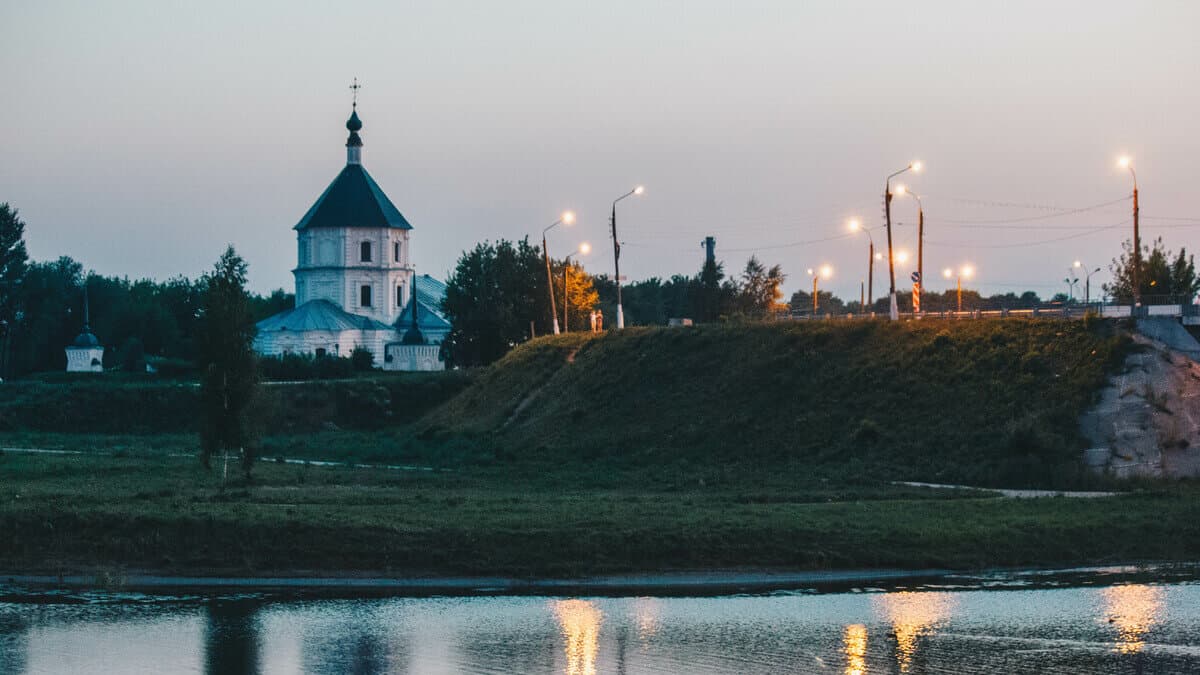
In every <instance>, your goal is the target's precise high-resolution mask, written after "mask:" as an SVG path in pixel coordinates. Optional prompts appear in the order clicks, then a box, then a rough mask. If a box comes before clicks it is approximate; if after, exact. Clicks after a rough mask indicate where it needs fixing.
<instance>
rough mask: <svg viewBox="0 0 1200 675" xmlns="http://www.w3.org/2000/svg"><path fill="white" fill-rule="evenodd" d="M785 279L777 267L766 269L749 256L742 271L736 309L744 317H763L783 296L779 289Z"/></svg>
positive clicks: (754, 257)
mask: <svg viewBox="0 0 1200 675" xmlns="http://www.w3.org/2000/svg"><path fill="white" fill-rule="evenodd" d="M786 278H787V277H786V276H785V275H784V273H783V270H782V268H780V266H779V265H775V266H773V267H771V269H767V268H766V267H765V266H764V265H763V264H762V263H761V262H759V261H758V257H757V256H750V260H748V261H746V269H745V270H743V271H742V283H741V287H740V292H739V293H738V309H739V310H740V311H741V312H742V313H743V314H745V315H746V316H751V317H755V318H762V317H765V316H766V315H767V314H768V313H769V312H770V311H771V310H772V309H774V308H775V306H776V305H777V304H778V303H779V299H780V298H781V297H782V296H783V294H782V292H781V291H780V290H779V287H780V286H782V285H783V282H784V280H785V279H786Z"/></svg>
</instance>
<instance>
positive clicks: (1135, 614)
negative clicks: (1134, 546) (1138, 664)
mask: <svg viewBox="0 0 1200 675" xmlns="http://www.w3.org/2000/svg"><path fill="white" fill-rule="evenodd" d="M1101 594H1102V595H1103V597H1104V609H1105V612H1104V613H1105V617H1106V618H1107V619H1108V623H1110V624H1112V625H1113V626H1114V627H1116V629H1117V639H1118V640H1119V642H1118V644H1117V651H1118V652H1120V653H1122V654H1136V653H1138V652H1140V651H1142V647H1143V646H1144V645H1145V644H1146V643H1145V640H1144V639H1143V638H1144V637H1145V635H1146V633H1147V632H1149V630H1150V628H1151V627H1153V626H1154V624H1155V623H1157V622H1158V614H1159V612H1161V611H1162V589H1161V588H1157V587H1154V586H1146V585H1143V584H1133V585H1128V586H1110V587H1108V588H1105V589H1104V590H1102V591H1101Z"/></svg>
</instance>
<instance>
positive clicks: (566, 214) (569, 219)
mask: <svg viewBox="0 0 1200 675" xmlns="http://www.w3.org/2000/svg"><path fill="white" fill-rule="evenodd" d="M562 221H563V225H573V224H574V223H575V212H574V211H563V214H562Z"/></svg>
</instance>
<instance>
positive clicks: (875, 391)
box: [416, 319, 1130, 487]
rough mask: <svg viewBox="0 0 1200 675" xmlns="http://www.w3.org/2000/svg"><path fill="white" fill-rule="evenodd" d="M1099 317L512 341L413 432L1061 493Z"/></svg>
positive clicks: (544, 457)
mask: <svg viewBox="0 0 1200 675" xmlns="http://www.w3.org/2000/svg"><path fill="white" fill-rule="evenodd" d="M1129 344H1130V342H1129V339H1128V338H1127V337H1125V336H1123V335H1122V334H1120V333H1119V332H1118V331H1117V330H1116V329H1115V328H1114V327H1113V326H1112V325H1111V324H1109V323H1106V322H1086V323H1085V322H1078V321H1056V320H1015V319H1009V320H994V321H993V320H981V321H938V320H923V321H916V322H904V323H887V322H857V323H851V322H816V323H807V322H806V323H784V324H778V323H777V324H733V325H723V326H704V327H698V328H689V329H633V330H626V331H624V332H623V333H621V334H609V335H606V336H603V337H597V338H593V337H591V336H561V337H551V338H543V339H540V340H535V341H533V342H530V343H528V344H526V345H523V346H521V347H519V348H517V349H515V350H514V351H513V352H512V353H510V354H509V355H508V356H507V357H506V358H504V359H503V360H501V361H500V362H498V363H496V364H495V365H493V366H492V367H491V368H490V369H488V370H487V371H485V372H484V373H482V374H481V375H480V376H479V377H478V378H476V381H475V382H474V384H473V385H472V386H470V387H468V388H466V389H465V390H464V391H462V392H461V393H459V394H458V395H457V396H456V397H454V398H452V399H451V400H450V401H449V402H447V403H445V404H443V405H442V406H440V407H438V408H436V409H434V410H433V411H432V412H430V413H429V414H428V415H426V416H425V417H424V418H423V419H422V420H421V421H420V422H418V424H417V428H416V433H417V437H418V438H421V439H423V440H424V441H427V442H428V441H435V442H438V443H441V444H444V445H457V446H459V447H469V448H471V449H473V450H474V451H475V452H476V453H479V454H481V455H484V456H487V455H488V454H489V453H490V455H492V456H494V457H495V458H497V459H499V460H502V461H533V462H543V463H547V464H551V465H552V464H557V463H562V462H573V461H575V460H582V461H585V462H591V463H594V464H597V465H600V466H604V465H614V466H621V467H624V468H635V467H647V468H654V469H655V470H661V469H662V468H663V467H670V466H677V467H691V468H693V469H695V468H707V469H709V470H711V472H712V474H711V480H718V481H719V480H721V473H722V471H723V470H726V469H727V470H734V469H736V470H737V471H738V472H746V471H750V472H753V471H756V470H760V471H764V472H770V473H777V472H779V471H785V472H788V473H791V474H794V475H795V476H796V477H797V479H798V480H805V481H808V480H812V479H814V478H816V479H822V478H823V479H832V480H838V481H839V482H845V481H854V480H860V479H861V480H864V481H874V480H880V479H898V480H927V481H945V482H967V483H972V484H978V485H1010V486H1015V485H1021V486H1055V487H1066V486H1072V485H1078V484H1081V483H1083V482H1085V481H1086V480H1087V478H1086V477H1085V476H1084V475H1083V474H1082V472H1081V470H1080V469H1079V461H1078V458H1079V451H1080V450H1081V449H1082V448H1083V439H1082V438H1081V437H1080V436H1079V432H1078V422H1077V420H1078V417H1079V415H1080V413H1081V412H1082V411H1083V410H1084V409H1085V408H1086V407H1087V406H1088V405H1089V404H1090V403H1091V402H1092V400H1093V396H1094V394H1095V392H1096V391H1097V390H1098V389H1099V388H1100V386H1101V384H1102V383H1103V381H1104V379H1105V377H1106V375H1107V374H1109V373H1111V372H1113V371H1115V370H1116V369H1119V368H1120V367H1121V363H1122V362H1123V359H1124V355H1125V353H1126V350H1127V349H1128V348H1129Z"/></svg>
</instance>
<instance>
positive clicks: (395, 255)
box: [392, 241, 400, 262]
mask: <svg viewBox="0 0 1200 675" xmlns="http://www.w3.org/2000/svg"><path fill="white" fill-rule="evenodd" d="M392 262H400V242H398V241H396V242H392Z"/></svg>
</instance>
